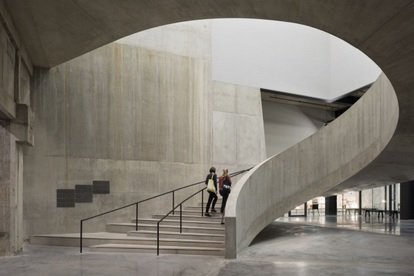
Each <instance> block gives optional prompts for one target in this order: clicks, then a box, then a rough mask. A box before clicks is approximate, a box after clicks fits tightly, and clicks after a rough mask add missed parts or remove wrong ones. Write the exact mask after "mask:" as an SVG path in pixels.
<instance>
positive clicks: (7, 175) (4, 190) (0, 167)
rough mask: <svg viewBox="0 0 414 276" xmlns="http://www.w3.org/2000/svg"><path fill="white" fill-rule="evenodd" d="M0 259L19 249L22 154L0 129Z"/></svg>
mask: <svg viewBox="0 0 414 276" xmlns="http://www.w3.org/2000/svg"><path fill="white" fill-rule="evenodd" d="M0 149H1V152H0V218H1V219H0V255H8V254H13V253H15V252H19V251H20V250H21V249H22V246H23V224H22V221H23V178H22V176H23V175H22V174H23V151H22V148H21V147H20V146H19V145H17V144H16V138H15V137H14V136H13V135H11V134H10V133H9V132H8V131H7V130H6V129H5V128H4V127H3V126H2V125H0Z"/></svg>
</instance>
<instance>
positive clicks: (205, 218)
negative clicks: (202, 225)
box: [153, 213, 221, 220]
mask: <svg viewBox="0 0 414 276" xmlns="http://www.w3.org/2000/svg"><path fill="white" fill-rule="evenodd" d="M153 216H164V214H154V215H153ZM168 217H174V218H179V217H180V215H169V216H168ZM182 217H183V218H199V219H203V220H210V219H221V214H219V213H217V214H212V216H211V217H204V216H203V217H202V216H195V215H182Z"/></svg>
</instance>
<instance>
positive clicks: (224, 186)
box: [219, 169, 231, 224]
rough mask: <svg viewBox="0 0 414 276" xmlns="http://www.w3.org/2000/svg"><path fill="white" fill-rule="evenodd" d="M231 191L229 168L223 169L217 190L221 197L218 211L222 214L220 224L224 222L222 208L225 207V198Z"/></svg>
mask: <svg viewBox="0 0 414 276" xmlns="http://www.w3.org/2000/svg"><path fill="white" fill-rule="evenodd" d="M230 191H231V178H230V176H229V170H228V169H224V170H223V174H222V175H221V176H220V177H219V192H220V195H221V196H222V197H223V200H222V202H221V208H220V212H221V213H222V214H223V216H222V219H221V224H224V221H223V219H224V210H225V209H226V203H227V198H228V197H229V194H230Z"/></svg>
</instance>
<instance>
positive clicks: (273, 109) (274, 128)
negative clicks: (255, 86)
mask: <svg viewBox="0 0 414 276" xmlns="http://www.w3.org/2000/svg"><path fill="white" fill-rule="evenodd" d="M262 109H263V121H264V130H265V140H266V153H267V156H268V157H270V156H272V155H275V154H279V153H281V152H282V151H284V150H286V149H287V148H289V147H291V146H293V145H295V144H297V143H298V142H300V141H302V140H303V139H305V138H306V137H308V136H310V135H312V134H313V133H315V132H316V131H317V130H318V129H319V128H321V127H322V126H323V125H324V123H325V122H327V121H329V120H331V119H333V117H332V114H331V113H330V112H327V111H323V110H317V109H313V108H304V107H297V106H293V105H286V104H280V103H275V102H270V101H262Z"/></svg>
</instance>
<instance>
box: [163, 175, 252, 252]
mask: <svg viewBox="0 0 414 276" xmlns="http://www.w3.org/2000/svg"><path fill="white" fill-rule="evenodd" d="M252 168H253V167H250V168H248V169H246V170H241V171H237V172H234V173H231V174H230V176H231V177H233V176H237V175H239V174H242V173H245V172H247V171H249V170H251V169H252ZM205 189H207V187H204V188H203V189H201V190H199V191H197V192H195V193H193V194H192V195H190V196H188V197H187V198H186V199H184V200H182V201H181V202H180V203H178V204H177V206H175V207H174V206H173V208H172V210H170V211H169V212H168V213H167V214H166V215H165V216H163V217H162V218H161V219H159V220H158V222H157V256H159V255H160V223H161V222H162V221H163V220H164V219H165V218H166V217H168V216H169V215H170V214H171V213H172V214H174V211H175V209H177V208H178V207H180V233H182V232H183V208H182V206H183V203H184V202H186V201H187V200H189V199H190V198H192V197H193V196H195V195H196V194H198V193H200V192H201V216H203V208H204V202H203V201H204V190H205Z"/></svg>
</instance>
